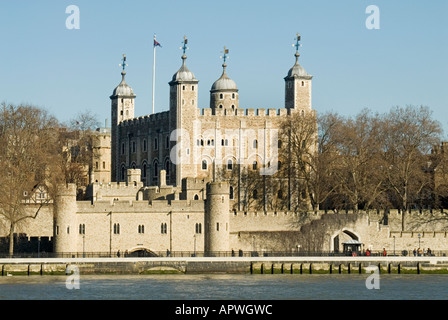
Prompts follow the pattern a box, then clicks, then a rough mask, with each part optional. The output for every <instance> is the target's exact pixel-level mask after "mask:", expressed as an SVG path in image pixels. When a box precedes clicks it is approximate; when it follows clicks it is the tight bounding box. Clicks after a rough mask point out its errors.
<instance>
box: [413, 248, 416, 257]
mask: <svg viewBox="0 0 448 320" xmlns="http://www.w3.org/2000/svg"><path fill="white" fill-rule="evenodd" d="M412 253H413V254H414V257H416V256H417V249H415V248H414V251H412Z"/></svg>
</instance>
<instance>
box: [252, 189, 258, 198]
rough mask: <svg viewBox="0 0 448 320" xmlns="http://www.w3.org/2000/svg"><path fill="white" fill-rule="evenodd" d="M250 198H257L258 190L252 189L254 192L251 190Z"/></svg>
mask: <svg viewBox="0 0 448 320" xmlns="http://www.w3.org/2000/svg"><path fill="white" fill-rule="evenodd" d="M252 198H254V199H257V198H258V191H257V190H254V192H252Z"/></svg>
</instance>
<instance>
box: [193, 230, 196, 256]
mask: <svg viewBox="0 0 448 320" xmlns="http://www.w3.org/2000/svg"><path fill="white" fill-rule="evenodd" d="M193 238H194V253H193V257H196V234H194V235H193Z"/></svg>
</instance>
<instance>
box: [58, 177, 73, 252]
mask: <svg viewBox="0 0 448 320" xmlns="http://www.w3.org/2000/svg"><path fill="white" fill-rule="evenodd" d="M54 206H55V208H54V210H55V218H54V219H55V221H54V228H55V230H54V235H55V243H54V251H55V252H57V253H63V252H77V251H78V250H77V242H76V239H77V234H78V230H77V227H78V226H77V225H76V211H77V206H76V185H75V184H68V185H61V186H59V190H58V194H57V196H56V199H55V203H54Z"/></svg>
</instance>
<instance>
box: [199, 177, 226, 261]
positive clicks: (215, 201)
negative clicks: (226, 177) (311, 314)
mask: <svg viewBox="0 0 448 320" xmlns="http://www.w3.org/2000/svg"><path fill="white" fill-rule="evenodd" d="M229 187H230V185H229V183H228V182H210V183H208V184H207V199H206V201H205V217H204V225H205V243H204V251H205V253H206V254H213V253H214V252H219V251H229V210H230V205H229Z"/></svg>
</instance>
